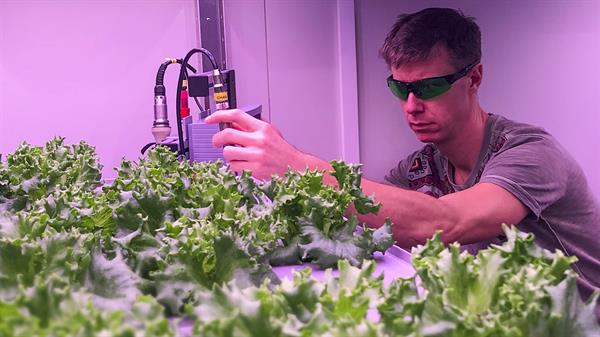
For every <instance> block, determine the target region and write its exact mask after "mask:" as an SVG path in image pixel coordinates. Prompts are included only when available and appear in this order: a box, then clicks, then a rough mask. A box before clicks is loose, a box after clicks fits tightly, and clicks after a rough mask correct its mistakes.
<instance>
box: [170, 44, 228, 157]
mask: <svg viewBox="0 0 600 337" xmlns="http://www.w3.org/2000/svg"><path fill="white" fill-rule="evenodd" d="M196 53H202V54H204V55H205V56H206V57H207V58H208V59H209V60H210V63H211V65H212V66H213V69H219V67H218V66H217V62H216V61H215V57H214V56H213V55H212V54H211V53H210V52H209V51H208V50H206V49H204V48H194V49H192V50H190V51H189V52H188V53H187V54H186V55H185V57H184V58H183V61H182V62H181V68H180V70H179V78H178V80H177V92H176V95H177V96H176V98H175V100H176V101H175V102H176V109H175V111H176V113H177V133H178V140H179V154H180V155H185V149H184V148H183V127H182V125H181V123H182V120H181V100H180V99H179V97H180V96H181V90H182V82H183V79H184V77H185V72H186V68H187V66H188V61H189V60H190V58H191V57H192V55H194V54H196Z"/></svg>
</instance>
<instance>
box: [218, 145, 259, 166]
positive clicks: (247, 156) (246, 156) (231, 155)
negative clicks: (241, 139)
mask: <svg viewBox="0 0 600 337" xmlns="http://www.w3.org/2000/svg"><path fill="white" fill-rule="evenodd" d="M223 157H224V158H225V160H226V161H227V162H232V161H247V162H252V161H255V160H256V159H257V157H258V153H257V150H256V149H255V148H249V147H239V146H231V145H228V146H225V147H224V148H223Z"/></svg>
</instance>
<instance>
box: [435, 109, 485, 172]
mask: <svg viewBox="0 0 600 337" xmlns="http://www.w3.org/2000/svg"><path fill="white" fill-rule="evenodd" d="M487 119H488V115H487V113H486V112H485V111H483V110H482V109H481V108H479V107H477V112H476V113H474V114H473V118H472V119H471V120H469V121H468V123H467V124H466V125H464V127H462V129H461V130H463V131H459V132H460V133H459V134H457V135H455V136H454V137H453V138H452V139H450V140H449V141H448V142H444V143H441V144H436V145H437V146H438V148H439V149H440V151H441V152H442V153H443V154H444V155H445V156H446V157H447V158H448V161H450V163H451V164H452V166H454V170H455V181H456V182H457V183H463V182H464V180H466V179H467V177H468V176H469V174H470V173H471V171H472V170H473V168H474V167H475V164H476V162H477V158H478V157H479V152H480V151H481V146H482V144H483V137H484V135H485V125H486V122H487Z"/></svg>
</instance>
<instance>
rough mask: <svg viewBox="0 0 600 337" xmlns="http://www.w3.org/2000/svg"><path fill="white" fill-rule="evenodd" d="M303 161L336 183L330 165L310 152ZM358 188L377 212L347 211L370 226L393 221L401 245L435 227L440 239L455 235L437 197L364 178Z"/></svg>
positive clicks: (449, 216)
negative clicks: (372, 199) (370, 198)
mask: <svg viewBox="0 0 600 337" xmlns="http://www.w3.org/2000/svg"><path fill="white" fill-rule="evenodd" d="M303 162H304V163H305V165H306V166H305V167H304V169H305V168H309V169H312V170H314V169H318V170H321V171H325V172H326V173H325V175H324V176H323V181H324V182H325V183H326V184H328V185H332V186H337V181H336V179H335V178H334V177H333V176H331V175H330V174H329V173H328V172H330V171H331V170H332V167H331V164H329V163H328V162H326V161H323V160H321V159H318V158H316V157H314V156H310V155H306V157H305V158H304V160H303ZM295 169H303V168H300V167H296V168H295ZM362 191H363V193H364V194H366V195H374V196H375V201H376V202H378V203H381V204H382V207H381V209H380V211H379V212H378V214H376V215H374V214H368V215H361V214H358V213H357V212H356V210H354V207H351V208H350V211H351V212H353V213H355V214H357V215H358V218H359V219H360V220H361V221H363V222H365V223H367V224H368V225H369V226H372V227H379V226H381V225H382V224H383V222H384V221H385V219H386V218H389V219H390V220H391V221H392V222H393V223H394V227H393V231H394V233H393V234H394V239H395V240H396V242H397V244H398V245H400V246H402V247H412V246H414V245H416V244H419V243H423V242H424V241H425V240H426V239H427V238H429V237H431V236H432V235H433V234H434V233H435V231H436V230H443V235H442V238H443V240H444V241H446V242H451V241H454V240H456V239H457V238H458V236H459V234H458V233H457V230H458V227H457V226H455V224H456V223H457V222H458V220H457V219H456V217H455V215H454V214H455V212H453V210H452V209H451V208H450V207H449V206H448V205H446V204H445V203H444V202H442V201H440V200H439V199H436V198H434V197H431V196H429V195H426V194H424V193H419V192H415V191H408V190H403V189H401V188H398V187H394V186H390V185H385V184H381V183H376V182H373V181H370V180H368V179H364V178H363V179H362Z"/></svg>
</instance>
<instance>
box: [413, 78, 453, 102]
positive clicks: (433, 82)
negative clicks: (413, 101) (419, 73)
mask: <svg viewBox="0 0 600 337" xmlns="http://www.w3.org/2000/svg"><path fill="white" fill-rule="evenodd" d="M450 86H451V85H450V83H448V81H446V79H444V78H432V79H428V80H423V81H421V82H420V83H419V93H420V95H417V96H418V97H419V98H422V99H429V98H433V97H436V96H439V95H441V94H443V93H445V92H446V91H448V90H449V89H450Z"/></svg>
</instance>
